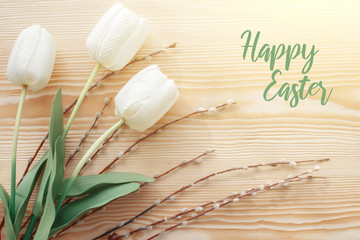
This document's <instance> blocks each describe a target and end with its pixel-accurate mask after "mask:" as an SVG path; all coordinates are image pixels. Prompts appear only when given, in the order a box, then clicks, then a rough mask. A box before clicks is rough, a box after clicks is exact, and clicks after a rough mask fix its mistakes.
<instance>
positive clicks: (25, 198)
mask: <svg viewBox="0 0 360 240" xmlns="http://www.w3.org/2000/svg"><path fill="white" fill-rule="evenodd" d="M47 154H48V152H46V153H45V154H44V155H43V156H42V157H41V159H40V160H39V161H38V162H37V163H36V165H35V166H34V167H33V168H32V169H31V170H30V171H29V172H28V173H27V174H26V175H25V177H24V179H23V181H21V183H20V184H19V186H18V187H17V189H16V199H15V211H16V218H15V222H14V229H15V232H16V233H19V231H20V228H21V223H22V220H23V218H24V215H25V212H26V207H27V205H28V203H29V199H30V196H31V193H32V192H33V190H34V186H35V183H36V181H37V180H38V178H39V176H40V173H41V171H42V170H43V168H44V163H45V162H46V160H47Z"/></svg>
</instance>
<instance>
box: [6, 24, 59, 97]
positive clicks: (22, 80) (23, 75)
mask: <svg viewBox="0 0 360 240" xmlns="http://www.w3.org/2000/svg"><path fill="white" fill-rule="evenodd" d="M54 61H55V41H54V39H53V37H52V36H51V34H50V33H49V32H47V31H46V29H44V28H41V26H40V25H33V26H31V27H29V28H26V29H24V30H23V31H22V32H21V34H20V35H19V37H18V38H17V40H16V42H15V44H14V47H13V49H12V51H11V55H10V58H9V63H8V67H7V75H8V79H9V81H10V82H12V83H13V84H14V85H16V86H19V87H21V86H22V85H27V86H28V89H30V90H33V91H38V90H41V89H42V88H44V87H45V86H46V85H47V84H48V82H49V80H50V77H51V73H52V69H53V66H54Z"/></svg>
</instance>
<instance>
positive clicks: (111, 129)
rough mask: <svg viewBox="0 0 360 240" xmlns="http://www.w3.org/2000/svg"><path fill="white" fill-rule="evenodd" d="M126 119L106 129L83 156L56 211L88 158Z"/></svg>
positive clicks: (57, 210)
mask: <svg viewBox="0 0 360 240" xmlns="http://www.w3.org/2000/svg"><path fill="white" fill-rule="evenodd" d="M124 123H125V121H124V119H120V121H118V122H117V123H115V124H114V125H113V126H112V127H111V128H109V129H108V130H106V132H104V133H103V135H101V137H100V138H98V139H97V140H96V142H95V143H94V144H93V145H92V146H91V147H90V148H89V150H88V151H87V152H86V153H85V155H84V156H83V158H82V159H81V160H80V162H79V163H78V165H77V166H76V168H75V169H74V171H73V173H72V174H71V177H70V179H69V181H68V182H67V184H66V186H65V189H64V191H63V192H62V194H61V197H60V200H59V201H58V203H57V205H56V213H57V212H59V209H60V207H61V205H62V204H63V202H64V200H65V198H66V195H67V193H68V192H69V189H70V187H71V185H72V184H73V183H74V181H75V178H76V177H77V176H78V175H79V173H80V171H81V169H82V168H83V166H84V165H85V164H86V162H87V160H88V159H89V158H90V157H91V155H92V154H93V153H94V152H95V150H96V149H97V148H98V147H99V146H100V144H101V143H102V142H104V141H105V140H106V139H107V138H108V137H109V136H110V135H111V134H112V133H113V132H115V131H116V130H117V129H119V128H121V127H122V125H124Z"/></svg>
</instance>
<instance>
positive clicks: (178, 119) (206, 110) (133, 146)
mask: <svg viewBox="0 0 360 240" xmlns="http://www.w3.org/2000/svg"><path fill="white" fill-rule="evenodd" d="M230 104H236V102H234V101H230V102H228V103H223V104H220V105H218V106H216V107H212V108H209V109H203V108H200V109H198V110H197V111H194V112H192V113H189V114H187V115H185V116H183V117H180V118H177V119H175V120H173V121H171V122H168V123H166V124H164V125H162V126H160V127H158V128H156V129H155V130H153V131H151V132H150V133H148V134H147V135H145V136H143V137H142V138H139V139H138V140H137V141H136V142H134V143H133V144H132V145H131V146H129V147H128V148H127V149H126V150H125V151H124V152H123V154H122V156H123V155H125V154H127V153H129V152H130V151H131V150H132V149H134V148H135V147H136V146H137V144H138V143H140V142H141V141H144V140H145V139H147V138H148V137H150V136H152V135H154V134H155V133H158V132H159V131H161V130H163V129H165V128H166V127H168V126H169V125H171V124H174V123H177V122H179V121H181V120H184V119H187V118H190V117H191V116H194V115H196V114H200V113H206V112H211V111H212V110H213V109H215V110H216V109H221V108H224V107H225V106H227V105H230ZM119 159H120V158H119V156H116V157H115V158H114V160H112V161H111V162H110V163H109V164H108V165H107V166H106V167H105V168H104V169H103V170H101V171H100V172H99V174H102V173H104V172H105V171H106V170H108V169H109V168H111V167H112V166H113V165H114V164H115V162H116V161H118V160H119Z"/></svg>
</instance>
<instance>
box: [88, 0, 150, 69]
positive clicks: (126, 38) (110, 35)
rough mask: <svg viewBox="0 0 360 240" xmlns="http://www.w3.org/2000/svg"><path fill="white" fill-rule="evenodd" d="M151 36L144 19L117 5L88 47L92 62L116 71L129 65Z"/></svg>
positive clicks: (91, 36) (96, 27)
mask: <svg viewBox="0 0 360 240" xmlns="http://www.w3.org/2000/svg"><path fill="white" fill-rule="evenodd" d="M148 33H149V27H148V24H147V20H146V19H145V18H142V17H139V16H138V15H136V14H135V13H133V12H132V11H131V10H130V9H127V8H125V7H124V6H123V5H122V4H120V3H116V4H114V5H113V6H112V7H111V8H110V9H109V10H108V11H107V12H106V13H105V14H104V15H103V16H102V18H101V19H100V21H99V22H98V23H97V24H96V26H95V27H94V29H93V30H92V32H91V33H90V35H89V37H88V39H87V41H86V45H87V47H88V49H89V52H90V55H91V56H92V58H94V59H95V60H96V61H97V62H99V63H100V64H101V65H102V66H104V67H106V68H107V69H110V70H112V71H116V70H120V69H122V68H123V67H124V66H125V65H126V64H128V63H129V62H130V60H131V59H132V58H133V57H134V56H135V54H136V53H137V52H138V51H139V49H140V47H141V46H142V45H143V44H144V42H145V40H146V38H147V36H148Z"/></svg>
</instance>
